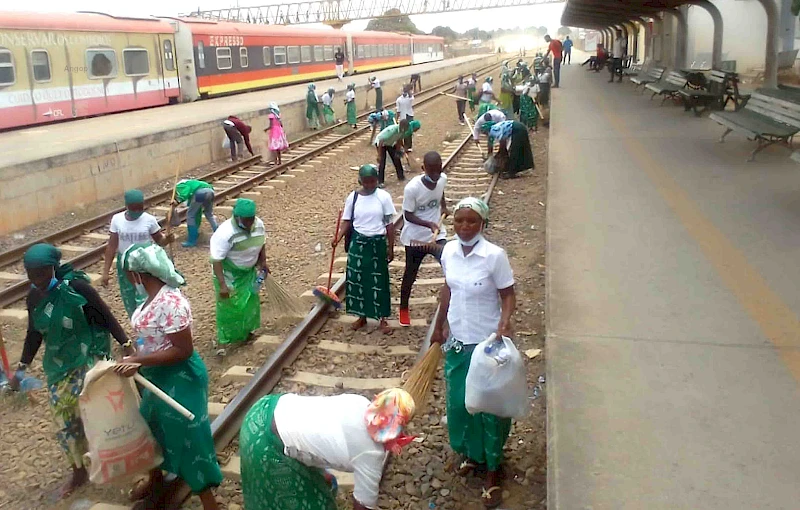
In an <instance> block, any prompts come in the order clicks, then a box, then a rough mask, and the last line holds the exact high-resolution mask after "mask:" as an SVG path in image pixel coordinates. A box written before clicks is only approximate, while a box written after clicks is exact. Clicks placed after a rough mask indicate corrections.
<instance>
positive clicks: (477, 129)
mask: <svg viewBox="0 0 800 510" xmlns="http://www.w3.org/2000/svg"><path fill="white" fill-rule="evenodd" d="M486 113H488V114H489V115H491V116H492V121H493V122H495V123H497V122H503V121H504V120H506V114H505V113H503V112H502V111H500V110H489V111H488V112H486ZM483 117H484V116H483V115H481V116H480V117H478V120H476V121H475V125H474V126H473V127H472V139H473V140H475V141H476V142H477V141H478V140H480V138H481V126H483V125H484V124H485V123H486V121H485V120H484V118H483Z"/></svg>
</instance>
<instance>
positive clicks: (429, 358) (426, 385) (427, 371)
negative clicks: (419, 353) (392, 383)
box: [403, 344, 442, 414]
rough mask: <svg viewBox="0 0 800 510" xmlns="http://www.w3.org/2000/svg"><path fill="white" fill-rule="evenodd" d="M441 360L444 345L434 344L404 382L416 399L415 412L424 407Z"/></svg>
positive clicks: (404, 386) (406, 388)
mask: <svg viewBox="0 0 800 510" xmlns="http://www.w3.org/2000/svg"><path fill="white" fill-rule="evenodd" d="M441 361H442V347H441V346H440V345H438V344H432V345H431V346H430V348H429V349H428V352H426V353H425V355H424V356H423V357H422V359H421V360H420V362H419V363H417V364H416V365H414V367H413V368H411V371H410V372H409V374H408V380H407V381H406V382H405V384H403V389H404V390H406V391H407V392H408V393H409V395H411V397H412V398H413V399H414V406H415V407H416V413H415V414H419V412H420V410H421V409H422V408H423V407H424V404H425V399H426V397H427V396H428V393H430V390H431V386H433V380H434V379H435V378H436V371H437V370H438V369H439V364H440V363H441Z"/></svg>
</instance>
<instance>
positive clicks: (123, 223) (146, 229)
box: [109, 211, 161, 254]
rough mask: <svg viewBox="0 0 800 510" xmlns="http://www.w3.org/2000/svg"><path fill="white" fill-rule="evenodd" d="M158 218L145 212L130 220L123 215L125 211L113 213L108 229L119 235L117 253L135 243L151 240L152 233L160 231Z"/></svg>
mask: <svg viewBox="0 0 800 510" xmlns="http://www.w3.org/2000/svg"><path fill="white" fill-rule="evenodd" d="M160 230H161V227H160V226H159V225H158V220H157V219H156V218H155V217H154V216H152V215H150V214H147V213H144V214H142V215H141V216H139V218H138V219H136V220H135V221H130V220H128V219H127V218H126V217H125V211H123V212H121V213H117V214H115V215H114V216H113V217H112V218H111V227H110V228H109V231H111V233H112V234H117V235H118V236H119V245H118V246H117V253H119V254H122V253H125V250H127V249H128V248H130V247H131V246H133V245H134V244H137V243H149V242H151V241H152V240H153V234H155V233H156V232H158V231H160Z"/></svg>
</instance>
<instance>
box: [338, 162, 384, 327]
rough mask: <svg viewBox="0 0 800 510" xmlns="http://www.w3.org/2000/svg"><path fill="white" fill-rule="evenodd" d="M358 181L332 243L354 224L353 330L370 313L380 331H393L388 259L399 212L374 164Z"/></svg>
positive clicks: (350, 270) (350, 267)
mask: <svg viewBox="0 0 800 510" xmlns="http://www.w3.org/2000/svg"><path fill="white" fill-rule="evenodd" d="M358 182H359V184H361V189H359V190H356V191H354V192H352V193H351V194H350V195H348V197H347V200H345V203H344V213H343V214H342V226H341V228H340V229H339V231H340V235H339V237H338V238H337V239H334V240H333V242H332V243H331V244H332V246H334V247H335V246H336V245H337V244H339V241H341V240H342V238H343V237H344V236H345V234H346V233H347V232H348V231H349V230H350V227H351V225H352V227H353V232H352V239H351V240H350V246H348V253H347V289H346V291H345V292H346V294H347V298H346V300H345V305H346V307H347V313H349V314H351V315H356V316H357V317H358V320H357V321H356V322H354V323H353V326H352V328H353V330H354V331H355V330H358V329H361V328H362V327H364V326H365V325H366V324H367V317H369V318H371V319H376V320H379V321H380V326H379V329H380V330H381V332H382V333H383V334H384V335H390V334H391V333H392V330H391V329H390V328H389V323H388V322H386V317H389V315H390V314H391V313H392V304H391V287H390V283H389V262H391V261H392V260H393V259H394V234H395V233H394V223H392V219H393V218H394V215H395V214H396V213H397V212H396V210H395V208H394V203H393V202H392V196H391V195H389V193H388V192H387V191H384V190H382V189H379V188H378V169H377V168H376V167H375V165H363V166H362V167H361V168H360V169H359V170H358ZM387 240H388V242H387Z"/></svg>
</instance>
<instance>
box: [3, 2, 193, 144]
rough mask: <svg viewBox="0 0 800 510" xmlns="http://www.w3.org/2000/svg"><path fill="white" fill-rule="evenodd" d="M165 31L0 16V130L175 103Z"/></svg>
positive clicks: (154, 26) (96, 19) (157, 23)
mask: <svg viewBox="0 0 800 510" xmlns="http://www.w3.org/2000/svg"><path fill="white" fill-rule="evenodd" d="M173 32H174V30H173V27H172V26H171V25H170V23H169V22H167V21H163V20H157V19H152V20H150V19H130V18H116V17H113V16H108V15H104V14H97V13H75V14H35V13H3V14H2V16H0V129H6V128H11V127H19V126H25V125H33V124H42V123H48V122H55V121H60V120H67V119H74V118H78V117H88V116H92V115H100V114H104V113H111V112H119V111H125V110H135V109H140V108H147V107H151V106H158V105H163V104H169V103H171V102H177V101H178V98H179V95H180V92H179V83H178V71H177V62H176V54H175V46H174V36H173Z"/></svg>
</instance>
